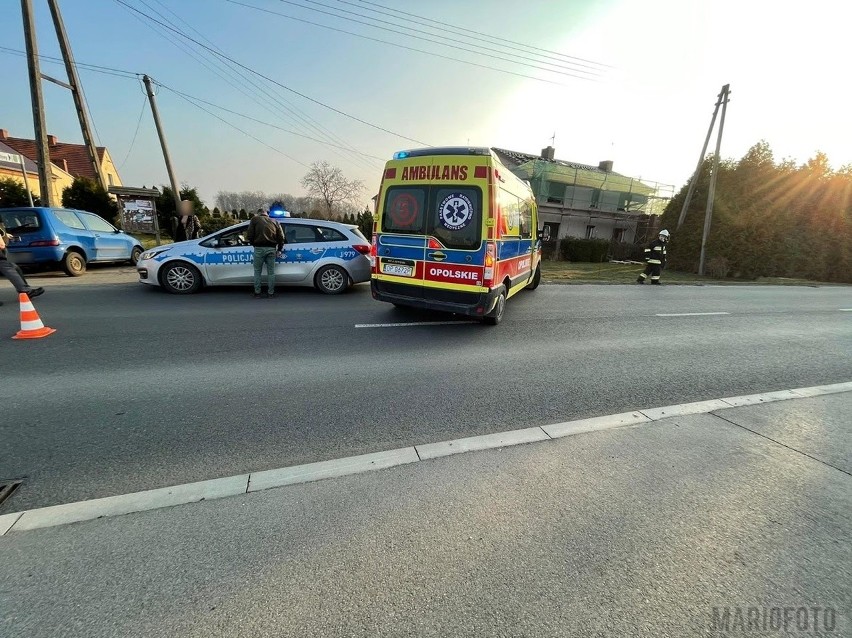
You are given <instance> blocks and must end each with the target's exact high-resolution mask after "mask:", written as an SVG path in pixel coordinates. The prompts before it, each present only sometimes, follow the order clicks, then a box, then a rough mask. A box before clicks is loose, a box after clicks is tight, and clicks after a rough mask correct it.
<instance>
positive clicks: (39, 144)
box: [21, 0, 58, 207]
mask: <svg viewBox="0 0 852 638" xmlns="http://www.w3.org/2000/svg"><path fill="white" fill-rule="evenodd" d="M21 13H22V14H23V17H24V40H25V41H26V45H27V68H28V69H29V77H30V97H31V99H32V105H33V129H34V132H35V142H36V149H37V151H38V157H37V158H36V159H37V160H38V181H39V183H40V189H39V190H40V192H41V205H42V206H47V207H51V206H55V205H56V204H57V203H58V202H55V201H54V200H53V184H52V183H51V177H52V173H53V171H51V170H50V148H49V147H48V145H47V129H46V127H45V123H44V96H43V95H42V92H41V67H40V65H39V61H38V42H36V32H35V19H34V17H33V6H32V0H21Z"/></svg>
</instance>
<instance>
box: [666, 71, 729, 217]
mask: <svg viewBox="0 0 852 638" xmlns="http://www.w3.org/2000/svg"><path fill="white" fill-rule="evenodd" d="M729 86H730V84H726V85H725V86H723V87H722V90H721V91H720V92H719V95H718V96H717V98H716V108H715V109H713V117H711V118H710V128H708V129H707V137H705V138H704V146H702V147H701V155H699V156H698V165H697V166H696V167H695V172H694V173H693V174H692V179H691V180H690V181H689V190H687V191H686V199H685V200H684V202H683V208H681V209H680V217H679V218H678V220H677V227H678V228H680V227H681V226H683V220H684V219H686V211H687V210H689V205H690V203H692V194H693V193H694V192H695V183H696V182H697V181H698V177H699V176H700V175H701V166H702V165H703V164H704V157H705V156H706V155H707V146H708V145H709V144H710V136H711V135H713V127H714V126H715V125H716V116H717V115H718V114H719V106H720V105H721V104H722V96H723V95H725V94H726V93H727V91H728V87H729Z"/></svg>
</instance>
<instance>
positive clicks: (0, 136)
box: [0, 128, 9, 140]
mask: <svg viewBox="0 0 852 638" xmlns="http://www.w3.org/2000/svg"><path fill="white" fill-rule="evenodd" d="M8 139H9V131H7V130H6V129H4V128H0V140H8Z"/></svg>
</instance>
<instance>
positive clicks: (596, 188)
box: [512, 159, 674, 215]
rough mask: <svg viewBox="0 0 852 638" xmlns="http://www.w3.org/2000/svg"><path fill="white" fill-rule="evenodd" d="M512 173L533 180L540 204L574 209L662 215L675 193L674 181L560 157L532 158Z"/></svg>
mask: <svg viewBox="0 0 852 638" xmlns="http://www.w3.org/2000/svg"><path fill="white" fill-rule="evenodd" d="M512 172H513V173H515V174H516V175H517V176H518V177H520V178H521V179H526V180H529V182H530V184H531V186H532V189H533V192H534V193H536V195H537V197H538V200H539V203H540V204H550V205H553V206H557V207H561V208H566V209H572V210H588V211H603V212H610V213H619V212H620V213H632V214H647V215H659V214H662V212H663V210H664V209H665V207H666V205H667V204H668V202H669V200H670V199H671V198H672V197H673V196H674V186H673V185H671V184H663V183H661V182H652V181H646V180H642V179H641V178H633V177H627V176H626V175H621V174H619V173H613V172H612V171H605V170H602V169H600V168H597V167H594V166H586V165H583V164H573V163H569V162H561V161H558V160H556V161H548V160H542V159H532V160H528V161H526V162H523V163H521V164H519V165H518V166H516V167H515V168H514V169H512Z"/></svg>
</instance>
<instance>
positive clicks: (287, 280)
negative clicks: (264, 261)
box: [136, 217, 370, 295]
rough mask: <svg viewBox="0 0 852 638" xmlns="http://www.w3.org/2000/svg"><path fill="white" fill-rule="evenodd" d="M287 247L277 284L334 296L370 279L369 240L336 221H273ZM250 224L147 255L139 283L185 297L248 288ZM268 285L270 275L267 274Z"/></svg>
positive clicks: (251, 251)
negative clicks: (216, 289) (218, 289)
mask: <svg viewBox="0 0 852 638" xmlns="http://www.w3.org/2000/svg"><path fill="white" fill-rule="evenodd" d="M274 219H275V221H276V222H278V223H279V224H281V225H282V226H283V229H284V236H285V237H286V239H287V245H286V246H285V247H284V254H283V255H282V256H281V257H279V258H278V259H277V261H276V267H275V273H276V277H275V279H276V282H277V283H278V284H280V285H283V286H314V287H315V288H317V289H318V290H319V291H321V292H324V293H326V294H329V295H336V294H340V293H342V292H345V291H346V290H347V289H348V288H349V286H351V285H352V284H357V283H362V282H365V281H369V280H370V257H369V254H370V242H368V241H367V239H366V238H365V237H364V236H363V235H362V234H361V232H360V231H359V230H358V227H357V226H352V225H350V224H341V223H338V222H331V221H320V220H313V219H298V218H291V217H285V218H274ZM247 228H248V222H242V223H240V224H237V225H235V226H230V227H228V228H226V229H224V230H221V231H218V232H215V233H212V234H210V235H208V236H206V237H204V238H202V239H194V240H190V241H182V242H179V243H177V244H170V245H168V246H160V247H158V248H154V249H151V250H148V251H146V252H145V253H143V254H142V257H141V258H140V259H139V263H138V264H137V265H136V270H137V271H138V272H139V281H140V282H141V283H143V284H149V285H151V286H161V287H162V288H164V289H165V290H167V291H168V292H171V293H174V294H178V295H185V294H189V293H193V292H198V291H199V290H201V288H202V287H203V286H247V285H251V284H252V282H253V280H254V268H253V266H252V258H253V254H254V249H253V248H252V247H251V246H250V245H249V243H248V242H247V241H246V238H245V232H246V229H247ZM264 281H265V274H264Z"/></svg>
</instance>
